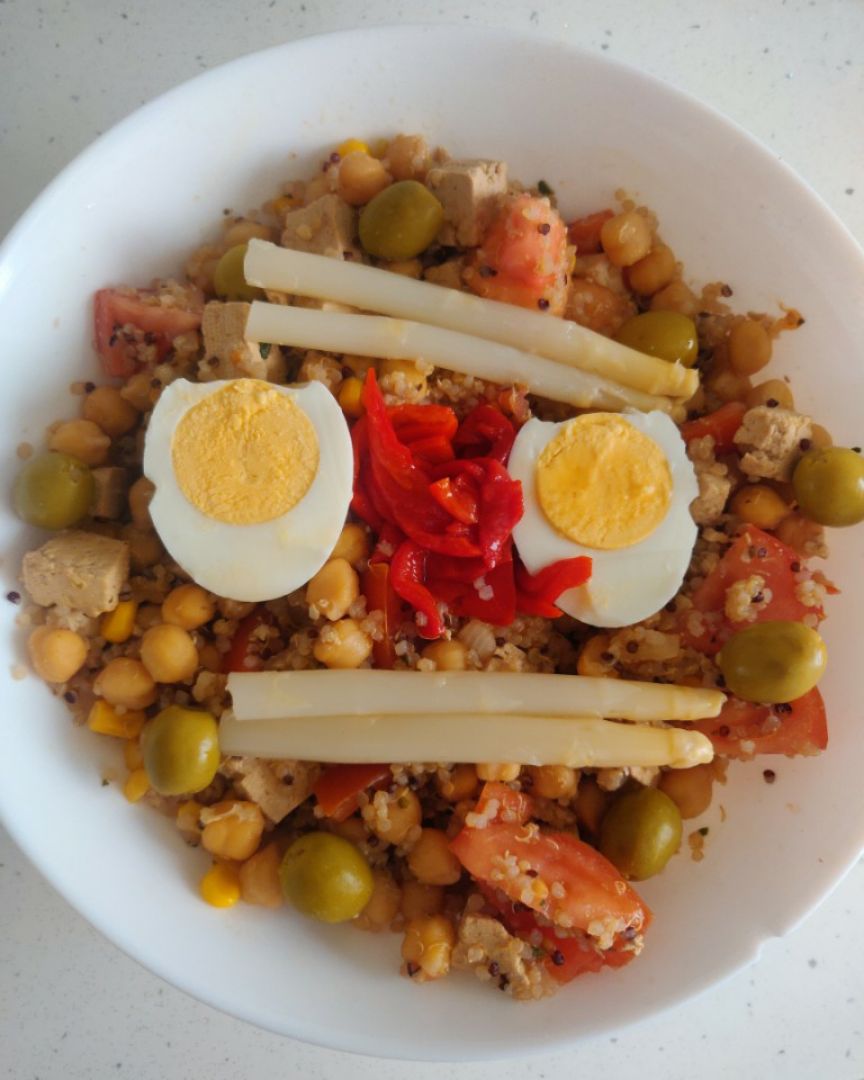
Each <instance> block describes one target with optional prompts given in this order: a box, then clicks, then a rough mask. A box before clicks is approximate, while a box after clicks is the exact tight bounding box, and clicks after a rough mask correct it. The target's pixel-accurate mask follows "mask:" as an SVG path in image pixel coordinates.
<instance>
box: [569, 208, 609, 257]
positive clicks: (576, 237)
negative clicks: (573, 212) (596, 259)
mask: <svg viewBox="0 0 864 1080" xmlns="http://www.w3.org/2000/svg"><path fill="white" fill-rule="evenodd" d="M613 217H615V214H614V212H613V211H612V210H597V211H596V212H595V213H593V214H586V215H585V217H581V218H576V220H575V221H571V222H570V224H569V225H568V226H567V238H568V240H569V241H570V243H571V244H575V245H576V253H577V254H578V255H597V254H598V253H599V252H601V251H602V250H603V245H602V244H601V243H600V230H601V229H602V228H603V226H604V225H605V224H606V222H607V221H610V220H611V219H612V218H613Z"/></svg>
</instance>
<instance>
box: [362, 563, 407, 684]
mask: <svg viewBox="0 0 864 1080" xmlns="http://www.w3.org/2000/svg"><path fill="white" fill-rule="evenodd" d="M361 589H362V592H363V595H364V596H365V597H366V608H367V610H368V611H369V612H370V613H371V612H373V611H380V612H381V613H382V615H383V616H384V626H383V627H382V630H383V637H382V638H381V640H380V641H373V643H372V657H373V659H374V661H375V667H376V668H384V669H386V670H388V671H389V670H391V669H392V668H393V665H394V664H395V662H396V643H395V640H394V636H395V634H396V629H397V627H398V626H399V623H400V622H401V619H402V603H401V601H400V600H399V597H398V596H397V595H396V593H395V592H394V590H393V582H392V581H391V574H390V565H389V563H386V562H374V563H370V564H369V567H368V568H367V569H366V570H365V571H364V573H363V577H362V578H361Z"/></svg>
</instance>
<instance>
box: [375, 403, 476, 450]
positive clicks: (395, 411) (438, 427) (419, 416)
mask: <svg viewBox="0 0 864 1080" xmlns="http://www.w3.org/2000/svg"><path fill="white" fill-rule="evenodd" d="M389 413H390V421H391V423H392V424H393V430H394V431H395V432H396V434H397V436H398V437H399V439H400V441H401V442H403V443H405V444H406V445H409V446H410V444H411V443H413V442H416V441H417V440H418V439H428V438H429V437H430V436H433V435H441V436H443V438H445V439H452V438H453V436H454V435H455V434H456V431H457V429H458V427H459V421H458V419H457V418H456V413H455V412H453V410H452V409H451V408H450V406H449V405H392V406H391V407H390V409H389Z"/></svg>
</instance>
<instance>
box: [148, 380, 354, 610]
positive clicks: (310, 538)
mask: <svg viewBox="0 0 864 1080" xmlns="http://www.w3.org/2000/svg"><path fill="white" fill-rule="evenodd" d="M226 385H228V384H227V382H225V381H218V382H209V383H191V382H188V381H187V380H186V379H178V380H176V381H175V382H173V383H171V384H170V385H169V386H168V387H166V389H165V390H163V392H162V395H161V397H160V398H159V401H158V403H157V405H156V407H155V409H154V410H153V414H152V416H151V417H150V424H149V426H148V428H147V437H146V441H145V444H144V475H145V476H146V477H147V478H148V479H149V480H151V481H152V482H153V483H154V484H155V486H156V491H155V493H154V495H153V499H152V501H151V503H150V517H151V518H152V520H153V526H154V528H155V529H156V532H157V533H158V534H159V537H160V539H161V540H162V543H163V544H164V545H165V547H166V548H167V550H168V552H169V553H170V555H171V556H172V558H174V559H175V560H176V561H177V562H178V563H179V564H180V565H181V566H182V567H183V569H184V570H185V571H186V573H187V574H189V576H190V577H191V578H192V579H193V581H196V582H197V583H198V584H199V585H201V586H203V587H204V588H205V589H209V590H210V591H211V592H214V593H216V594H217V595H219V596H224V597H226V598H228V599H230V600H244V601H253V600H254V601H257V600H272V599H275V598H276V597H279V596H285V595H287V594H288V593H290V592H293V591H294V590H295V589H298V588H300V586H301V585H304V584H305V583H306V582H307V581H308V580H309V579H310V578H311V577H313V575H314V574H316V573H317V572H318V570H320V569H321V567H322V566H323V565H324V563H325V562H326V561H327V558H328V556H329V555H330V552H331V551H332V550H333V548H334V546H335V544H336V541H337V540H338V538H339V533H340V532H341V530H342V526H343V525H344V523H345V517H346V515H347V513H348V505H349V503H350V501H351V493H352V487H353V469H354V460H353V453H352V449H351V437H350V435H349V433H348V425H347V424H346V422H345V417H344V416H343V414H342V410H341V409H340V408H339V405H338V404H337V402H336V399H335V398H334V397H333V395H332V394H331V393H330V391H329V390H327V389H326V387H324V386H322V384H321V383H318V382H310V383H308V384H306V385H304V386H276V385H274V384H269V385H270V386H271V387H272V389H274V390H278V391H279V393H280V394H284V395H285V396H286V397H291V398H293V399H294V402H295V404H296V405H298V406H299V407H300V408H301V409H302V410H303V412H304V413H305V414H306V416H307V417H308V418H309V420H310V421H311V422H312V426H313V427H314V428H315V433H316V435H317V436H318V447H319V453H320V459H319V464H318V471H317V472H316V474H315V477H314V479H313V481H312V483H311V485H310V486H309V490H308V491H307V492H306V494H305V495H304V496H303V498H302V499H301V500H300V501H299V502H298V503H297V504H296V505H295V506H293V507H292V508H291V509H290V510H289V511H287V513H285V514H282V515H280V516H279V517H277V518H274V519H273V520H272V521H265V522H261V523H259V524H254V525H231V524H228V523H226V522H222V521H216V520H214V519H213V518H210V517H207V516H206V515H205V514H203V513H202V512H201V511H200V510H199V509H198V508H197V507H195V506H193V505H192V503H191V502H189V500H188V499H187V498H186V496H185V495H184V494H183V492H182V491H181V489H180V487H179V485H178V483H177V478H176V476H175V474H174V468H173V464H172V454H171V446H172V441H173V438H174V432H175V430H176V428H177V425H178V424H179V423H180V421H181V419H182V418H183V416H184V415H185V414H186V413H187V412H188V411H189V409H191V408H192V406H193V405H196V404H197V403H198V402H199V401H201V400H202V399H203V398H206V397H208V396H209V395H210V394H214V393H217V392H218V391H219V390H221V389H222V388H223V387H224V386H226Z"/></svg>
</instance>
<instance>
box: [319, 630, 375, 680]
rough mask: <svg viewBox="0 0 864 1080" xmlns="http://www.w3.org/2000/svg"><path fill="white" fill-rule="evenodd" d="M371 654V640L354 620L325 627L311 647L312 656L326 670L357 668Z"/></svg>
mask: <svg viewBox="0 0 864 1080" xmlns="http://www.w3.org/2000/svg"><path fill="white" fill-rule="evenodd" d="M371 652H372V639H371V638H370V637H369V635H368V634H367V633H366V632H365V631H364V630H361V628H360V624H359V623H358V622H357V621H356V619H340V620H339V621H338V622H334V623H332V624H331V625H329V626H325V627H324V629H323V630H322V631H321V635H320V637H319V638H318V640H317V641H316V642H315V644H314V646H313V647H312V655H313V656H314V657H315V659H316V660H317V661H318V662H319V663H320V664H324V665H325V666H326V667H328V668H358V667H360V665H361V664H362V663H363V662H364V661H365V660H367V659H368V658H369V654H370V653H371Z"/></svg>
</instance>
